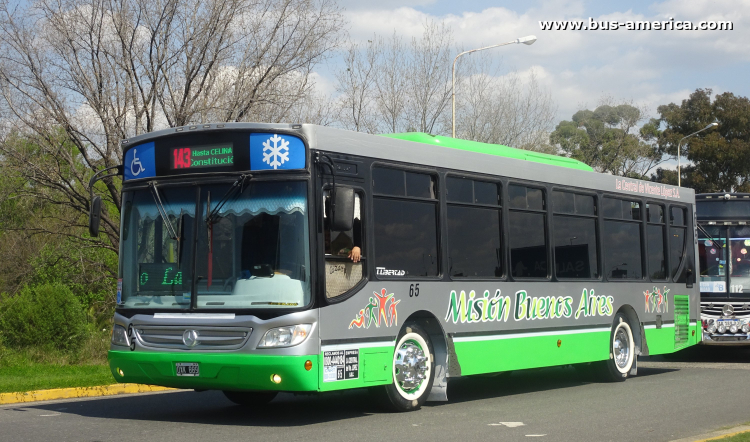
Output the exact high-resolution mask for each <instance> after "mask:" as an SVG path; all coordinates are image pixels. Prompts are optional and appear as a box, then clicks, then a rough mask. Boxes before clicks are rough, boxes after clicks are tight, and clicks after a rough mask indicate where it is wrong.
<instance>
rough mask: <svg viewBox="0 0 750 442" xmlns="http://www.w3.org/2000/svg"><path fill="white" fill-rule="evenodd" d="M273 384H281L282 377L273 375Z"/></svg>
mask: <svg viewBox="0 0 750 442" xmlns="http://www.w3.org/2000/svg"><path fill="white" fill-rule="evenodd" d="M271 382H273V383H274V384H280V383H281V376H279V375H277V374H272V375H271Z"/></svg>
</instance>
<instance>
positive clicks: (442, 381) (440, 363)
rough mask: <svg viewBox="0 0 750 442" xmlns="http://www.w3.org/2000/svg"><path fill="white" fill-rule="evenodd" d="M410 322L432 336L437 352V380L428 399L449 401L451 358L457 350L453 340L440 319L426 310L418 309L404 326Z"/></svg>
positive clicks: (433, 347)
mask: <svg viewBox="0 0 750 442" xmlns="http://www.w3.org/2000/svg"><path fill="white" fill-rule="evenodd" d="M409 324H417V325H419V326H420V327H421V328H422V329H424V331H425V332H427V335H428V336H429V338H430V342H431V343H432V350H433V351H434V352H435V354H434V357H435V371H434V373H435V380H434V381H433V383H432V390H431V391H430V393H429V395H428V397H427V401H447V400H448V373H449V371H448V369H449V366H450V359H451V358H455V351H453V350H452V348H453V345H452V342H449V339H450V338H449V337H448V335H447V334H446V333H445V330H444V329H443V326H442V324H441V323H440V320H439V319H438V318H437V317H436V316H435V315H434V314H432V313H430V312H428V311H426V310H418V311H416V312H414V313H412V314H411V315H409V317H408V318H407V319H406V321H404V325H403V327H402V329H403V328H406V327H408V326H409Z"/></svg>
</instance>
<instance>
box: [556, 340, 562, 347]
mask: <svg viewBox="0 0 750 442" xmlns="http://www.w3.org/2000/svg"><path fill="white" fill-rule="evenodd" d="M561 345H562V339H558V340H557V347H558V348H559V347H560V346H561Z"/></svg>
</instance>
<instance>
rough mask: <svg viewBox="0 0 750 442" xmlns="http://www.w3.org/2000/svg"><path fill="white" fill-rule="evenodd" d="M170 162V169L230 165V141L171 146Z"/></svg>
mask: <svg viewBox="0 0 750 442" xmlns="http://www.w3.org/2000/svg"><path fill="white" fill-rule="evenodd" d="M170 164H171V166H172V167H171V169H172V170H176V169H198V168H202V167H221V166H232V165H233V164H234V152H233V150H232V143H223V144H213V145H208V146H192V147H175V148H172V161H171V163H170Z"/></svg>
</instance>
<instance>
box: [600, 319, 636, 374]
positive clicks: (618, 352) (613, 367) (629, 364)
mask: <svg viewBox="0 0 750 442" xmlns="http://www.w3.org/2000/svg"><path fill="white" fill-rule="evenodd" d="M635 357H636V356H635V340H634V339H633V330H632V329H631V328H630V324H628V321H627V319H626V318H625V316H624V315H623V314H622V313H618V314H617V315H616V316H615V320H614V323H613V324H612V332H611V333H610V340H609V359H608V360H607V361H604V366H605V367H604V368H603V369H602V375H603V376H604V378H605V380H608V381H624V380H625V379H627V378H628V376H629V373H630V369H631V368H633V363H634V362H635Z"/></svg>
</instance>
